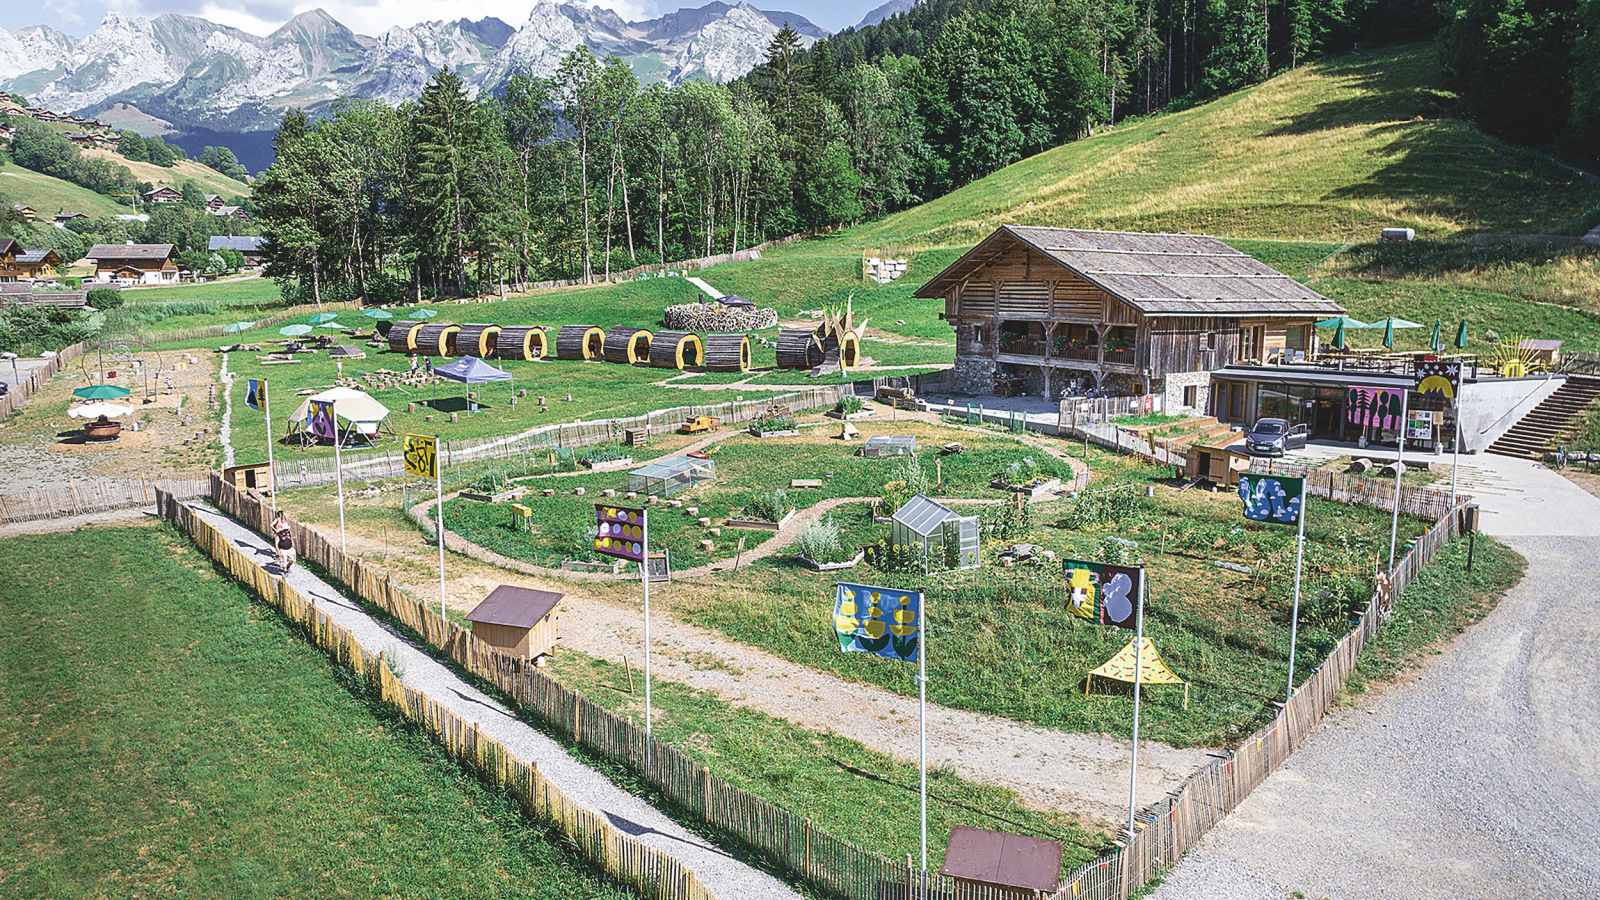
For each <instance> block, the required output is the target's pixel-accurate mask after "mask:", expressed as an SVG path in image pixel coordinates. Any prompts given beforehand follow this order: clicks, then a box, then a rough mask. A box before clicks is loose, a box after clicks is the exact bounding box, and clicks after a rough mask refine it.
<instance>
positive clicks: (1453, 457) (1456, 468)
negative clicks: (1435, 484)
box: [1450, 375, 1461, 509]
mask: <svg viewBox="0 0 1600 900" xmlns="http://www.w3.org/2000/svg"><path fill="white" fill-rule="evenodd" d="M1455 392H1456V395H1455V397H1453V398H1451V403H1450V411H1451V412H1452V413H1453V414H1454V415H1455V427H1454V428H1453V429H1451V430H1452V431H1454V432H1455V437H1456V439H1455V442H1454V443H1455V446H1453V447H1451V448H1450V508H1451V509H1455V508H1456V476H1457V475H1459V474H1460V473H1461V379H1460V376H1459V375H1458V376H1456V385H1455Z"/></svg>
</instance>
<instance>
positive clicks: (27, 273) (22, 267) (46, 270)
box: [0, 249, 61, 281]
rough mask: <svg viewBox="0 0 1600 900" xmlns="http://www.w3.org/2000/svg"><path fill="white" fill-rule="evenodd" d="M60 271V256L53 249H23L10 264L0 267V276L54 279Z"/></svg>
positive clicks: (23, 278)
mask: <svg viewBox="0 0 1600 900" xmlns="http://www.w3.org/2000/svg"><path fill="white" fill-rule="evenodd" d="M60 271H61V257H60V256H59V255H58V254H57V253H56V251H54V250H48V249H46V250H23V251H21V252H19V253H17V255H16V258H15V259H14V261H13V262H12V263H11V265H10V266H8V267H6V268H4V269H0V278H6V277H8V276H9V279H10V280H16V281H21V280H27V281H54V280H55V277H56V275H57V274H58V273H59V272H60Z"/></svg>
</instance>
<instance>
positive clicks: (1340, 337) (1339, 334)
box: [1333, 322, 1345, 350]
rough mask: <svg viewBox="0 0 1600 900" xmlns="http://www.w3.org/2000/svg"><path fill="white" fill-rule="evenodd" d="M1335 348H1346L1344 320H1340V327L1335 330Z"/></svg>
mask: <svg viewBox="0 0 1600 900" xmlns="http://www.w3.org/2000/svg"><path fill="white" fill-rule="evenodd" d="M1333 349H1335V350H1343V349H1345V346H1344V323H1343V322H1340V323H1339V326H1338V328H1337V329H1336V330H1335V331H1334V332H1333Z"/></svg>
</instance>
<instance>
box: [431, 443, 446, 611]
mask: <svg viewBox="0 0 1600 900" xmlns="http://www.w3.org/2000/svg"><path fill="white" fill-rule="evenodd" d="M433 487H434V490H435V491H436V492H437V493H436V494H435V498H436V500H435V503H434V515H433V531H434V534H435V536H436V537H437V538H438V539H439V624H440V625H443V624H444V623H445V615H444V469H443V467H442V466H441V464H440V460H439V436H438V435H437V434H436V435H434V436H433ZM443 634H444V632H443V630H442V629H441V631H440V635H441V636H442V635H443Z"/></svg>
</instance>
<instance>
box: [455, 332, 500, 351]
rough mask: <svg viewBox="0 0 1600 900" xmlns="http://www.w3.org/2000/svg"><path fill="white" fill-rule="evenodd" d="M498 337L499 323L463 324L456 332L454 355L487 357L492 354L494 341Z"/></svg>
mask: <svg viewBox="0 0 1600 900" xmlns="http://www.w3.org/2000/svg"><path fill="white" fill-rule="evenodd" d="M499 337H500V326H499V325H483V324H478V325H463V326H461V330H460V331H458V332H456V341H455V355H457V356H476V357H478V358H479V359H489V358H490V357H492V356H494V348H495V343H496V341H497V339H498V338H499Z"/></svg>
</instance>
